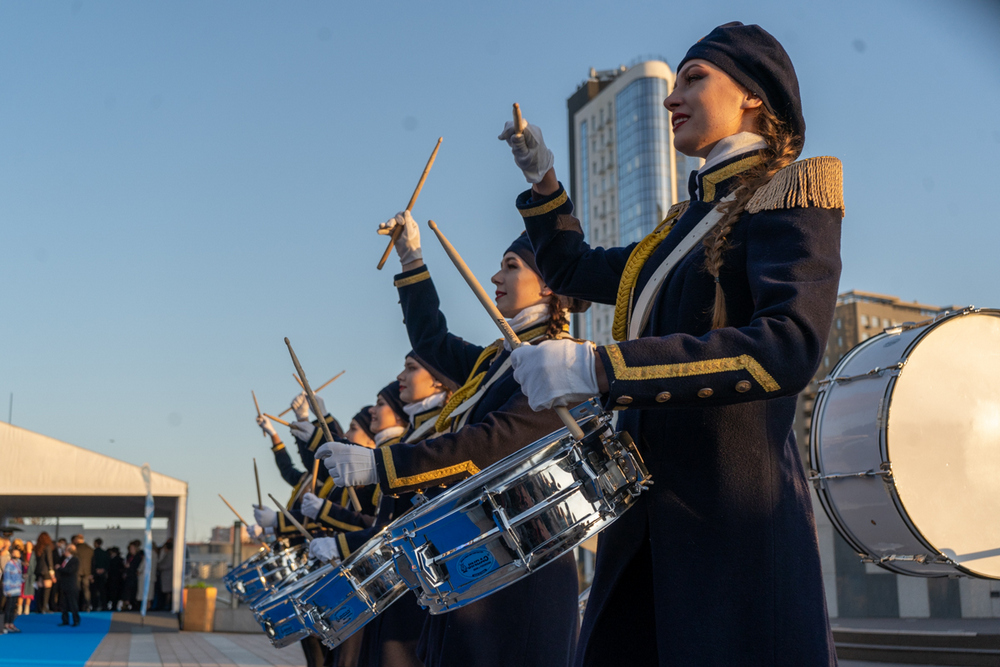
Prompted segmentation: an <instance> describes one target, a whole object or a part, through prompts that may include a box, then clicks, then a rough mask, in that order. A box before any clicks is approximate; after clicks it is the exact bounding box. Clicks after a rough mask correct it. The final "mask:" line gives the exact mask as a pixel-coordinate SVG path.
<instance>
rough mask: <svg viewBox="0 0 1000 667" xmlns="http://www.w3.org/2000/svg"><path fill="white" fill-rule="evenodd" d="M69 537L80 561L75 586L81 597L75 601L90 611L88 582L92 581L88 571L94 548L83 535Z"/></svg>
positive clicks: (91, 565) (92, 560) (90, 567)
mask: <svg viewBox="0 0 1000 667" xmlns="http://www.w3.org/2000/svg"><path fill="white" fill-rule="evenodd" d="M70 539H71V541H72V542H73V545H74V546H76V557H77V559H78V560H79V561H80V574H79V575H78V579H77V582H76V586H77V588H78V589H80V596H81V599H80V600H77V602H78V603H79V605H80V608H81V609H83V610H84V611H90V582H91V581H92V578H91V576H90V571H91V569H92V568H93V563H94V549H93V547H91V546H90V545H89V544H87V543H86V541H84V539H83V535H74V536H73V537H72V538H70Z"/></svg>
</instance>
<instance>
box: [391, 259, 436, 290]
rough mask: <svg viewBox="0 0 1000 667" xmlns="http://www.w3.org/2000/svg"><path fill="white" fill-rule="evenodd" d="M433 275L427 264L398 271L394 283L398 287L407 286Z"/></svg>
mask: <svg viewBox="0 0 1000 667" xmlns="http://www.w3.org/2000/svg"><path fill="white" fill-rule="evenodd" d="M430 277H431V272H430V271H429V270H428V269H427V265H426V264H425V265H424V266H421V267H418V268H416V269H410V270H409V271H403V272H402V273H397V274H396V275H395V276H393V279H392V284H393V286H394V287H396V288H397V289H398V288H400V287H407V286H409V285H413V284H415V283H419V282H421V281H424V280H427V279H428V278H430Z"/></svg>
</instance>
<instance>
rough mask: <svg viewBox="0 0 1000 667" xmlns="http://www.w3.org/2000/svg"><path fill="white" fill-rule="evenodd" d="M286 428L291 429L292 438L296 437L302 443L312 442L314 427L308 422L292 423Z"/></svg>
mask: <svg viewBox="0 0 1000 667" xmlns="http://www.w3.org/2000/svg"><path fill="white" fill-rule="evenodd" d="M288 428H289V429H291V431H292V436H293V437H296V438H298V439H299V440H302V441H303V442H310V441H311V440H312V437H313V433H315V432H316V427H315V426H313V425H312V424H311V423H310V422H308V421H301V422H292V423H291V424H289V425H288Z"/></svg>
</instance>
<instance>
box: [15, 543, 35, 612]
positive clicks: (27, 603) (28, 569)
mask: <svg viewBox="0 0 1000 667" xmlns="http://www.w3.org/2000/svg"><path fill="white" fill-rule="evenodd" d="M21 573H22V574H23V575H24V583H23V584H21V608H20V609H19V610H18V614H22V615H23V614H28V613H30V612H31V603H32V602H34V600H35V545H34V544H32V543H31V542H25V543H24V553H23V554H22V555H21Z"/></svg>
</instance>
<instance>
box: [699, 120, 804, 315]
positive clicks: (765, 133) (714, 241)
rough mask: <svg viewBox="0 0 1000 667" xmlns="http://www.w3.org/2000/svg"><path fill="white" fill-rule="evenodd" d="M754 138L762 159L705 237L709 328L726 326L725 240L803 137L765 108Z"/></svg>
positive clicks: (744, 176)
mask: <svg viewBox="0 0 1000 667" xmlns="http://www.w3.org/2000/svg"><path fill="white" fill-rule="evenodd" d="M757 134H759V135H761V136H762V137H763V138H764V141H765V142H767V148H766V149H764V151H763V153H764V159H763V161H761V162H760V163H759V164H757V165H756V166H754V167H752V168H751V169H749V170H748V171H746V172H744V173H743V174H742V175H741V176H740V183H739V185H738V186H737V188H736V191H735V193H736V198H735V199H733V200H732V201H731V202H728V203H726V204H723V205H722V206H723V210H724V211H725V214H724V215H723V216H722V219H721V220H720V221H719V223H718V224H717V225H716V227H715V229H714V230H713V232H712V233H711V234H709V235H708V236H707V237H705V240H704V241H702V245H703V246H704V247H705V271H707V272H708V274H709V275H710V276H712V278H713V279H714V280H715V303H714V304H713V306H712V328H713V329H721V328H722V327H724V326H726V324H727V318H726V293H725V291H724V290H723V289H722V283H721V282H720V281H719V273H720V272H721V271H722V265H723V263H724V262H723V259H722V255H723V253H724V252H725V251H726V250H727V249H728V248H729V242H728V240H727V238H726V237H727V236H728V235H729V233H730V232H731V231H732V229H733V226H734V225H735V224H736V222H737V221H738V220H739V219H740V216H741V215H742V214H743V211H744V210H745V209H746V207H747V203H748V202H749V201H750V199H752V198H753V196H754V194H756V192H757V190H759V189H760V188H761V187H763V186H764V185H766V184H767V183H768V181H770V180H771V179H772V178H773V177H774V175H775V174H776V173H778V171H779V170H781V169H783V168H785V167H787V166H788V165H790V164H791V163H793V162H795V159H796V158H798V156H799V153H801V152H802V137H800V136H799V135H797V134H795V133H793V132H792V129H791V127H790V126H789V125H788V123H787V122H785V121H784V120H782V119H780V118H778V117H777V116H776V115H774V113H773V112H771V111H770V110H768V109H767V108H766V107H763V106H762V107H760V111H759V112H758V115H757Z"/></svg>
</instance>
